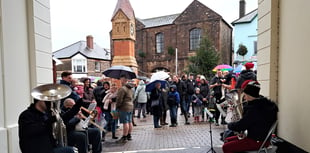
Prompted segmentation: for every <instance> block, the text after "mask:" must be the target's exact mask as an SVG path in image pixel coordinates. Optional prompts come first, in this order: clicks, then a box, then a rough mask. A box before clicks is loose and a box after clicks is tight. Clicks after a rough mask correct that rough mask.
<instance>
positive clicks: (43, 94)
mask: <svg viewBox="0 0 310 153" xmlns="http://www.w3.org/2000/svg"><path fill="white" fill-rule="evenodd" d="M71 92H72V90H71V88H70V87H69V86H66V85H62V84H44V85H40V86H37V87H35V88H33V89H32V91H31V96H32V97H33V98H35V99H37V100H40V101H50V102H51V111H52V115H55V116H56V122H54V123H53V125H52V128H53V136H54V138H55V140H56V143H57V145H58V146H62V147H63V146H67V131H66V126H65V124H64V122H63V120H62V118H61V117H60V100H61V99H63V98H66V97H68V96H69V95H70V94H71Z"/></svg>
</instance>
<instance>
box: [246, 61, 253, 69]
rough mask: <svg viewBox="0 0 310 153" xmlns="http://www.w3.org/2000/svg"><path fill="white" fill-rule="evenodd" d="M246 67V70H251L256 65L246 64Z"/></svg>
mask: <svg viewBox="0 0 310 153" xmlns="http://www.w3.org/2000/svg"><path fill="white" fill-rule="evenodd" d="M244 66H245V69H247V70H249V69H251V68H253V67H254V64H253V63H250V62H249V63H246V64H245V65H244Z"/></svg>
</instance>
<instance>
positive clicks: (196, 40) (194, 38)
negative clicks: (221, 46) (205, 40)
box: [189, 28, 202, 51]
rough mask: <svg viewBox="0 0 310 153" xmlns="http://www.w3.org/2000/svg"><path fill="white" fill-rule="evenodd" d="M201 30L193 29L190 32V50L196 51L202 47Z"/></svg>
mask: <svg viewBox="0 0 310 153" xmlns="http://www.w3.org/2000/svg"><path fill="white" fill-rule="evenodd" d="M201 33H202V30H201V28H193V29H191V30H190V31H189V50H190V51H194V50H196V49H198V48H199V47H200V41H201Z"/></svg>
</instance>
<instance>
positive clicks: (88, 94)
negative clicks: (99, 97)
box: [83, 87, 95, 103]
mask: <svg viewBox="0 0 310 153" xmlns="http://www.w3.org/2000/svg"><path fill="white" fill-rule="evenodd" d="M94 99H95V96H94V89H93V88H92V87H86V88H84V94H83V100H84V101H85V102H89V103H90V102H92V101H93V100H94Z"/></svg>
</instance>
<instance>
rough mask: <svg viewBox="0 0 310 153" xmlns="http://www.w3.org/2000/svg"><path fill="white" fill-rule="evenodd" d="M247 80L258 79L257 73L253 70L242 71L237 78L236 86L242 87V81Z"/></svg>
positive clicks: (237, 87)
mask: <svg viewBox="0 0 310 153" xmlns="http://www.w3.org/2000/svg"><path fill="white" fill-rule="evenodd" d="M246 80H255V81H256V74H255V73H254V72H253V71H252V70H243V71H241V73H240V76H239V78H238V79H237V83H236V86H235V88H236V89H240V88H241V85H242V83H243V82H244V81H246Z"/></svg>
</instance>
